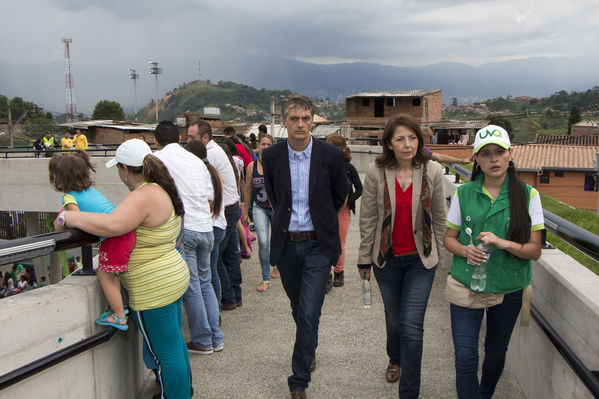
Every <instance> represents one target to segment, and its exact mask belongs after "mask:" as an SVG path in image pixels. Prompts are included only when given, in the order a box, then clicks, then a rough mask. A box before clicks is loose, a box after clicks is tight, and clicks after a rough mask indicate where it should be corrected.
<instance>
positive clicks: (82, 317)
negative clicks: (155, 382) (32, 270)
mask: <svg viewBox="0 0 599 399" xmlns="http://www.w3.org/2000/svg"><path fill="white" fill-rule="evenodd" d="M105 308H106V303H105V301H104V297H103V295H102V292H101V290H100V287H99V285H98V283H97V280H96V278H95V277H83V276H81V277H79V276H71V277H68V278H66V279H65V280H63V281H62V282H61V283H59V284H55V285H52V286H48V287H43V288H39V289H36V290H33V291H29V292H26V293H23V294H19V295H15V296H13V297H8V298H5V299H2V300H0V325H1V326H2V343H3V344H2V345H1V346H0V359H2V362H0V375H3V374H5V373H7V372H10V371H12V370H14V369H16V368H19V367H21V366H23V365H25V364H28V363H30V362H32V361H35V360H37V359H39V358H41V357H43V356H46V355H49V354H51V353H53V352H55V351H57V350H60V349H63V348H65V347H67V346H69V345H71V344H74V343H76V342H78V341H80V340H82V339H85V338H88V337H90V336H92V335H94V334H97V333H99V332H101V331H102V330H103V329H104V328H106V327H101V326H98V325H96V324H95V322H94V320H95V319H96V318H97V317H98V316H99V315H100V313H101V312H102V311H103V310H104V309H105ZM147 375H148V370H146V369H145V367H144V365H143V362H142V360H141V336H140V334H139V331H138V329H137V328H136V326H135V323H134V322H133V320H132V319H130V320H129V330H128V331H125V332H123V331H119V332H117V333H116V334H115V335H114V336H113V337H112V339H111V340H110V341H108V342H104V343H102V344H100V345H99V346H96V347H95V348H94V349H92V350H88V351H86V352H83V353H81V354H79V355H77V356H75V357H72V358H70V359H68V360H66V361H64V362H62V363H59V364H58V365H56V366H54V367H51V368H49V369H47V370H44V371H42V372H41V373H39V374H36V375H34V376H32V377H29V378H28V379H26V380H23V381H21V382H19V383H17V384H15V385H12V386H10V387H8V388H6V389H4V390H2V391H0V398H73V399H79V398H96V399H100V398H102V399H104V398H106V399H112V398H135V397H136V395H137V393H138V392H139V390H140V388H141V386H142V384H143V381H144V379H145V377H146V376H147Z"/></svg>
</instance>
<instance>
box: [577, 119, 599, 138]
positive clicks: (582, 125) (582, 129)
mask: <svg viewBox="0 0 599 399" xmlns="http://www.w3.org/2000/svg"><path fill="white" fill-rule="evenodd" d="M591 134H599V122H597V121H580V122H578V123H576V124H574V125H572V136H588V135H591Z"/></svg>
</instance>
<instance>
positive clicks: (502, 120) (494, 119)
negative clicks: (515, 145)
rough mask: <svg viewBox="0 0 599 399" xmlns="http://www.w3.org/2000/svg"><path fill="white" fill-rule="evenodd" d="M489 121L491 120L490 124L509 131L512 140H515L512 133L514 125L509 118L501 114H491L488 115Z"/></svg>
mask: <svg viewBox="0 0 599 399" xmlns="http://www.w3.org/2000/svg"><path fill="white" fill-rule="evenodd" d="M487 119H488V120H489V124H491V125H497V126H501V127H502V128H504V129H505V130H507V132H508V134H509V135H510V140H513V139H514V133H513V132H512V123H511V122H510V120H509V119H508V118H506V117H505V116H503V115H499V114H489V115H487Z"/></svg>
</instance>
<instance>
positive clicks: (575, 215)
mask: <svg viewBox="0 0 599 399" xmlns="http://www.w3.org/2000/svg"><path fill="white" fill-rule="evenodd" d="M541 202H542V203H543V209H547V210H548V211H549V212H553V213H555V214H556V215H558V216H561V217H563V218H564V219H566V220H567V221H569V222H571V223H574V224H575V225H577V226H580V227H582V228H583V229H585V230H588V231H590V232H591V233H593V234H597V235H599V217H598V216H597V215H595V214H594V213H591V212H589V211H583V210H580V209H576V208H573V207H571V206H570V205H567V204H564V203H563V202H560V201H558V200H556V199H555V198H553V197H549V196H547V195H545V194H542V193H541Z"/></svg>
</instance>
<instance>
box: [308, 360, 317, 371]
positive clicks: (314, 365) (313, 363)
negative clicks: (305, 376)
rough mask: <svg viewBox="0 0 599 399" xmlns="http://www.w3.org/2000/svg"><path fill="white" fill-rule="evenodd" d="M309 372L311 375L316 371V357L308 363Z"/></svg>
mask: <svg viewBox="0 0 599 399" xmlns="http://www.w3.org/2000/svg"><path fill="white" fill-rule="evenodd" d="M309 370H310V372H311V373H313V372H314V370H316V357H314V359H312V363H310V369H309Z"/></svg>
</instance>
